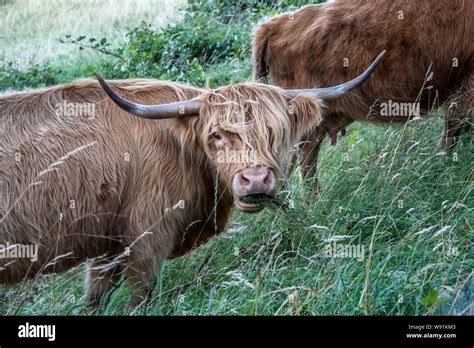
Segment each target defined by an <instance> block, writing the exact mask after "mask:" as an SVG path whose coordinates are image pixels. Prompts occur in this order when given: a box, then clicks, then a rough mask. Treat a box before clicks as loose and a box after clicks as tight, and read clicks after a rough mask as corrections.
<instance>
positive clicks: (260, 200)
mask: <svg viewBox="0 0 474 348" xmlns="http://www.w3.org/2000/svg"><path fill="white" fill-rule="evenodd" d="M273 199H274V198H273V197H270V196H268V195H266V194H263V193H262V194H256V195H248V196H244V197H242V198H240V200H241V201H242V202H244V203H249V204H268V203H270V202H271V201H272V200H273Z"/></svg>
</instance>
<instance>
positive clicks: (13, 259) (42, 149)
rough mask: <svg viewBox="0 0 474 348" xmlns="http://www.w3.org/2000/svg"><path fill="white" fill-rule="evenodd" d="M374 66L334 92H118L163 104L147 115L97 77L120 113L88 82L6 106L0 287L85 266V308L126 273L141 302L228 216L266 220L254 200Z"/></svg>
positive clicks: (152, 86)
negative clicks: (327, 108) (172, 264)
mask: <svg viewBox="0 0 474 348" xmlns="http://www.w3.org/2000/svg"><path fill="white" fill-rule="evenodd" d="M379 60H380V58H379V59H378V60H377V61H376V62H374V63H373V64H372V66H371V67H370V68H369V69H368V70H367V71H366V72H365V73H364V74H362V75H361V76H359V77H358V78H356V79H354V80H352V81H349V82H347V83H346V84H344V85H342V86H337V87H335V88H320V89H311V90H304V91H301V90H298V91H291V90H283V89H280V88H278V87H273V86H267V85H261V84H256V83H246V84H238V85H232V86H228V87H223V88H219V89H216V90H202V89H197V88H193V87H188V86H183V85H178V84H174V83H169V82H159V81H153V80H134V81H115V82H113V83H111V84H112V86H113V88H114V89H116V90H117V91H119V93H120V94H121V95H123V96H124V97H126V98H128V99H132V100H135V102H141V103H144V104H158V105H141V104H134V103H132V102H130V101H128V100H125V99H122V97H120V96H118V95H117V94H115V92H114V91H113V90H112V89H111V88H110V87H109V86H108V85H107V84H106V82H105V81H103V80H102V79H101V78H100V77H98V78H99V82H100V84H101V85H102V88H103V89H105V91H106V93H107V94H108V95H109V96H110V98H112V99H113V101H112V100H111V99H109V98H107V95H106V93H104V91H103V89H102V88H101V86H100V85H99V83H97V81H94V80H81V81H78V82H75V83H72V84H68V85H63V86H57V87H53V88H50V89H47V90H42V91H35V92H29V93H17V94H12V95H7V96H2V97H0V120H1V131H2V143H1V145H0V161H1V166H0V192H1V201H0V217H1V220H0V283H16V282H19V281H21V280H24V279H28V278H33V277H36V276H38V275H40V274H43V273H48V272H60V271H63V270H66V269H68V268H71V267H72V266H74V265H77V264H79V263H80V262H82V261H84V260H87V259H89V269H88V275H87V287H86V296H85V297H86V300H88V301H94V300H97V299H98V298H100V297H101V295H102V294H104V292H105V291H106V289H107V286H108V284H109V283H110V282H111V281H112V280H114V279H115V278H116V277H117V276H118V275H119V274H120V273H122V272H124V274H125V276H126V278H127V280H128V282H129V286H130V287H131V288H132V289H133V290H136V291H135V296H134V297H133V299H132V304H136V303H138V302H139V301H140V300H141V299H142V298H143V297H146V295H147V294H148V293H149V292H150V291H151V290H152V289H153V286H154V284H155V279H156V272H157V271H158V269H159V267H160V265H161V263H162V261H163V260H165V259H167V258H173V257H177V256H179V255H182V254H183V253H185V252H187V251H189V250H191V249H192V248H194V247H195V246H197V245H199V244H201V243H203V242H205V241H206V240H207V239H209V238H210V237H211V236H213V235H215V234H217V233H219V232H221V231H223V229H224V228H225V226H226V224H227V221H228V219H229V214H230V212H231V208H232V207H233V206H235V207H237V208H238V209H241V210H244V211H258V210H260V209H262V207H263V205H262V204H261V203H258V202H255V200H253V201H252V198H255V197H259V196H262V195H265V196H268V197H270V198H271V197H274V196H275V195H276V193H277V189H278V183H279V180H281V179H284V178H285V176H286V175H287V172H288V168H289V166H290V162H291V157H292V155H293V147H294V145H295V144H296V143H297V142H298V141H299V140H300V138H301V136H302V135H303V134H304V133H306V132H308V130H309V129H310V128H311V127H313V126H314V125H315V124H316V123H318V121H319V119H320V114H321V106H322V101H324V100H331V99H333V98H337V97H339V96H341V95H343V94H344V93H346V92H347V91H349V90H351V89H353V88H355V87H357V86H358V85H360V84H361V83H362V82H363V81H364V80H365V79H367V78H368V77H369V75H370V74H371V73H372V71H373V69H374V68H375V66H376V65H377V63H378V61H379ZM114 102H115V103H117V104H118V105H119V106H120V107H121V108H122V109H124V110H126V111H127V112H130V113H132V114H134V115H137V116H140V117H134V116H131V115H129V114H128V113H127V112H124V111H122V110H121V109H120V108H119V107H117V105H115V104H114ZM165 103H167V104H165ZM144 118H151V119H152V120H150V119H144ZM250 151H252V154H253V155H252V156H242V157H240V158H238V160H235V158H234V157H232V159H230V158H227V157H226V155H225V154H229V153H230V152H235V153H239V154H243V153H244V154H246V153H249V152H250ZM223 153H224V155H223ZM28 247H38V250H36V251H37V253H36V254H35V255H33V254H34V250H30V249H28ZM32 249H33V248H32ZM28 252H30V253H28Z"/></svg>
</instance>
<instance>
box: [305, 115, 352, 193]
mask: <svg viewBox="0 0 474 348" xmlns="http://www.w3.org/2000/svg"><path fill="white" fill-rule="evenodd" d="M352 122H353V119H351V118H349V117H347V116H345V115H342V114H337V113H331V114H328V115H326V116H325V117H324V118H323V120H322V121H321V123H320V124H319V125H318V126H316V127H315V128H314V129H313V131H312V132H311V133H309V134H308V135H306V136H305V137H304V138H303V144H302V146H301V151H300V155H299V164H300V168H301V176H302V179H303V180H304V179H314V182H315V185H316V187H317V185H318V181H317V176H316V172H317V161H318V154H319V150H320V149H321V145H322V142H323V140H324V138H325V137H326V135H330V137H331V143H332V144H333V145H336V142H337V133H338V132H339V131H341V132H342V131H343V130H344V129H345V127H346V126H348V125H349V124H351V123H352ZM343 134H344V132H343Z"/></svg>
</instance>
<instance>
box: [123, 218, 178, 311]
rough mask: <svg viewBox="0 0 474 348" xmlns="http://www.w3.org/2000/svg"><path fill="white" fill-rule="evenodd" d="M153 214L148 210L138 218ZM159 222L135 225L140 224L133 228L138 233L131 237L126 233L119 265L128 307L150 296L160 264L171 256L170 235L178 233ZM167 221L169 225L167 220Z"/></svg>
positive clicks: (171, 243)
mask: <svg viewBox="0 0 474 348" xmlns="http://www.w3.org/2000/svg"><path fill="white" fill-rule="evenodd" d="M156 215H157V214H156V213H155V214H151V213H150V214H148V215H147V216H142V217H141V218H142V219H143V220H142V221H146V219H147V217H148V216H156ZM138 219H139V220H140V218H138ZM162 222H163V224H159V225H157V224H156V223H155V224H153V223H150V224H149V225H148V226H153V225H155V226H154V227H153V228H146V226H147V225H143V224H139V225H140V226H139V227H136V228H135V229H134V231H141V232H139V233H138V234H133V236H132V235H127V236H126V238H125V239H126V241H127V242H126V243H127V245H125V251H124V258H123V261H122V267H123V269H124V273H125V277H126V278H127V284H128V287H129V289H130V291H131V293H132V297H131V300H130V303H129V305H130V306H132V307H134V306H137V305H139V304H140V303H142V302H143V301H144V300H145V299H147V298H148V297H149V295H151V293H152V291H153V289H154V287H155V284H156V279H157V276H158V272H159V270H160V268H161V265H162V263H163V261H164V260H165V259H167V258H168V257H169V255H171V252H172V249H173V245H174V239H175V238H174V236H176V235H177V234H178V233H177V232H176V231H174V230H173V229H172V228H170V229H167V228H166V224H165V223H164V221H162ZM168 224H169V225H173V223H172V222H169V221H168ZM136 226H138V225H136ZM143 231H144V232H143Z"/></svg>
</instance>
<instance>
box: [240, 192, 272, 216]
mask: <svg viewBox="0 0 474 348" xmlns="http://www.w3.org/2000/svg"><path fill="white" fill-rule="evenodd" d="M272 199H273V196H270V195H267V194H265V193H257V194H251V195H246V196H241V197H235V204H236V206H237V207H238V208H239V209H240V210H244V211H249V212H256V211H260V210H262V209H263V208H264V207H265V203H267V202H268V201H270V200H272Z"/></svg>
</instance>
